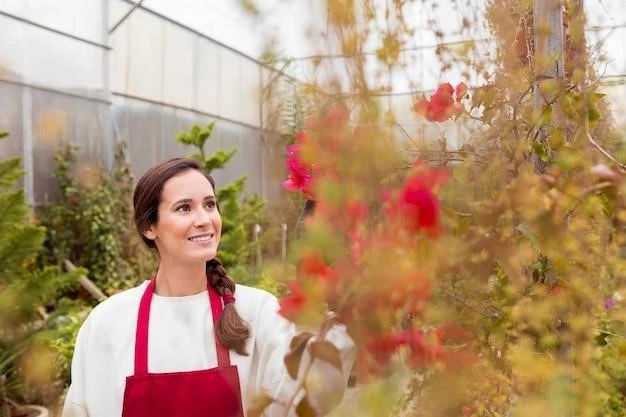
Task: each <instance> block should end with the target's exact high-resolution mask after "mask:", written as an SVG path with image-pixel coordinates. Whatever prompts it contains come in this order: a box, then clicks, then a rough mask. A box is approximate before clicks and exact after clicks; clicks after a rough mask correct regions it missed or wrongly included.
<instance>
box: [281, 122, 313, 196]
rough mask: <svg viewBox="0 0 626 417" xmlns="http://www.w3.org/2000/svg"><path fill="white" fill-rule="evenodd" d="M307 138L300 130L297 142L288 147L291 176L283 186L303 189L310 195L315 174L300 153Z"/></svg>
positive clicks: (288, 166)
mask: <svg viewBox="0 0 626 417" xmlns="http://www.w3.org/2000/svg"><path fill="white" fill-rule="evenodd" d="M305 140H306V136H305V135H304V133H303V132H299V133H298V134H297V135H296V143H294V144H293V145H290V146H289V147H288V148H287V161H286V166H287V171H288V172H289V176H288V178H287V180H286V181H285V182H283V186H284V187H285V188H286V189H287V190H289V191H302V192H304V193H305V194H307V195H310V192H311V183H312V181H313V176H312V175H311V169H310V168H309V167H308V166H306V165H305V164H304V163H303V162H302V160H301V159H300V155H299V153H300V146H301V144H302V142H303V141H305Z"/></svg>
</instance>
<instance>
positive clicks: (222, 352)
mask: <svg viewBox="0 0 626 417" xmlns="http://www.w3.org/2000/svg"><path fill="white" fill-rule="evenodd" d="M154 286H155V279H154V278H153V279H151V280H150V282H149V283H148V285H147V287H146V289H145V291H144V293H143V295H142V297H141V301H140V302H139V312H138V315H137V332H136V334H135V375H147V374H148V325H149V323H150V305H151V304H152V294H154ZM207 288H208V290H209V304H210V305H211V315H212V316H213V329H215V326H216V325H217V321H218V320H219V318H220V316H221V315H222V311H223V306H222V297H220V295H219V294H218V293H217V291H215V290H214V289H213V287H211V286H210V285H207ZM214 331H215V330H214ZM215 350H216V351H217V366H220V367H224V366H230V355H229V353H228V349H226V347H225V346H224V345H223V344H221V343H220V342H219V341H218V340H217V335H215Z"/></svg>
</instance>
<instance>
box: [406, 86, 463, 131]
mask: <svg viewBox="0 0 626 417" xmlns="http://www.w3.org/2000/svg"><path fill="white" fill-rule="evenodd" d="M466 94H467V85H466V84H465V83H459V84H458V85H457V86H456V88H454V87H452V84H450V83H443V84H441V85H440V86H439V87H438V88H437V91H436V92H435V94H433V95H432V96H431V97H430V100H427V99H426V98H421V99H419V100H417V101H416V102H415V104H413V110H414V111H415V112H416V113H417V114H419V115H421V116H422V117H424V118H425V119H426V120H428V121H429V122H445V121H446V120H448V119H450V118H452V117H455V116H458V115H459V114H461V113H462V112H463V106H462V105H461V104H460V101H461V99H462V98H463V97H465V95H466Z"/></svg>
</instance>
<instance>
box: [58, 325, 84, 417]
mask: <svg viewBox="0 0 626 417" xmlns="http://www.w3.org/2000/svg"><path fill="white" fill-rule="evenodd" d="M89 323H90V321H89V318H87V320H85V322H84V323H83V324H82V326H81V327H80V330H79V331H78V335H77V336H76V344H75V345H74V355H73V357H72V376H71V384H70V386H69V388H68V390H67V395H66V396H65V403H64V405H63V413H62V414H61V416H62V417H89V413H88V412H87V407H86V405H85V364H86V355H87V340H88V338H89V331H90V324H89Z"/></svg>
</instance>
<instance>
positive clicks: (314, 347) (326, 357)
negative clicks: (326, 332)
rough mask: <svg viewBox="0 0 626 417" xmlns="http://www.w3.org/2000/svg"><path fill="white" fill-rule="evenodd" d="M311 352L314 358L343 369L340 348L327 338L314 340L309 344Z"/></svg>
mask: <svg viewBox="0 0 626 417" xmlns="http://www.w3.org/2000/svg"><path fill="white" fill-rule="evenodd" d="M309 352H311V356H312V357H313V358H316V359H321V360H323V361H326V362H328V363H330V364H331V365H333V366H334V367H335V368H337V369H339V370H341V369H342V365H341V355H340V353H339V349H337V347H336V346H335V345H333V344H332V343H330V342H328V341H326V340H320V341H316V342H313V343H311V345H310V346H309Z"/></svg>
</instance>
